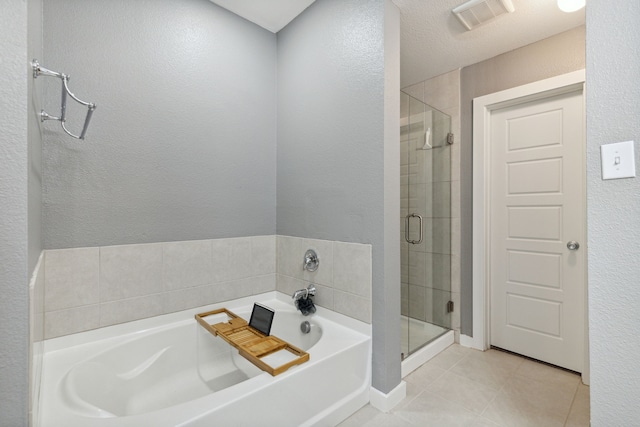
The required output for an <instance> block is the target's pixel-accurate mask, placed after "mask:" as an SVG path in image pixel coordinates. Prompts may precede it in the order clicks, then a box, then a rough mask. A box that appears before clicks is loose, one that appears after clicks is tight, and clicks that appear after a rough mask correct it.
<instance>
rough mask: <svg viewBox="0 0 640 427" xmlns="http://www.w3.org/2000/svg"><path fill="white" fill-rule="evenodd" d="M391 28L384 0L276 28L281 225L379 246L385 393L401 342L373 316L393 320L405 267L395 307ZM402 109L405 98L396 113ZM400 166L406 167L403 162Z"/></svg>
mask: <svg viewBox="0 0 640 427" xmlns="http://www.w3.org/2000/svg"><path fill="white" fill-rule="evenodd" d="M384 32H385V2H384V0H369V1H355V0H351V1H337V0H322V1H317V2H316V3H314V4H313V5H311V6H310V7H309V8H308V9H307V10H306V11H305V12H304V13H303V14H302V15H300V16H298V17H297V18H296V19H295V20H294V21H293V22H292V23H291V24H289V25H288V26H287V27H286V28H284V29H283V30H282V31H280V33H278V173H277V175H278V192H277V218H278V225H277V233H278V234H279V235H289V236H296V237H307V238H314V239H323V240H339V241H345V242H357V243H369V244H372V245H373V249H372V256H373V289H372V295H373V307H374V308H373V325H374V328H373V333H374V337H373V340H374V344H373V345H374V352H373V353H374V372H373V381H374V386H375V387H376V388H378V389H379V390H381V391H383V392H388V391H389V390H390V389H391V388H393V387H395V385H397V383H398V382H399V379H400V378H399V348H400V344H399V338H396V337H393V338H391V337H390V336H389V334H388V331H386V330H385V328H386V327H387V326H386V323H385V322H377V319H376V317H377V316H378V315H380V316H382V317H381V318H380V319H386V320H387V321H389V322H391V320H390V319H391V318H390V317H387V316H389V315H390V313H391V312H392V311H395V312H396V313H397V316H396V317H395V319H396V320H395V321H396V322H397V318H398V316H399V268H398V274H397V278H396V280H395V282H394V283H393V284H391V283H390V284H389V286H395V287H397V293H398V298H397V302H396V303H397V305H398V307H397V308H396V309H392V308H390V307H391V306H388V304H392V303H393V302H391V301H390V299H393V298H392V296H390V295H385V277H384V276H385V265H384V262H385V236H384V232H385V211H384V203H385V188H384V185H385V168H386V165H385V158H384V154H385V153H384V149H385V134H384V131H385V110H384V107H385V55H386V54H390V53H389V52H385V45H384V41H385V34H384ZM398 89H399V80H398V82H397V83H396V86H395V87H394V90H395V97H397V98H398V99H399V93H398ZM397 111H399V106H398V109H396V113H395V116H396V117H397V115H398V114H397ZM397 124H398V121H397V120H396V129H395V131H394V132H395V134H396V140H395V144H396V148H395V149H396V150H399V147H398V139H397V138H398V136H397V129H398V126H397ZM397 160H398V161H399V158H397ZM396 171H397V174H398V175H399V165H398V166H396ZM396 191H398V193H396V194H398V195H399V188H398V189H397V190H396ZM396 197H398V196H396ZM397 206H398V209H397V210H396V211H395V212H394V218H396V219H394V222H396V227H397V212H398V211H399V205H397ZM397 232H399V229H397ZM396 240H397V234H396ZM302 255H303V254H301V256H302ZM396 255H397V256H398V258H399V247H398V251H397V253H396ZM398 262H399V260H398ZM389 310H391V311H389ZM380 319H378V320H380ZM376 325H378V327H376ZM397 328H398V331H397V332H399V325H397ZM378 332H379V333H380V335H377V334H378ZM398 335H399V334H398ZM388 340H389V341H388ZM396 340H397V341H398V342H397V345H395V348H394V353H395V354H396V357H395V358H397V359H398V361H397V365H398V374H397V375H395V374H393V373H388V372H384V371H385V370H386V369H388V366H391V365H392V363H391V361H390V360H389V359H388V357H389V356H388V353H389V352H388V351H387V347H388V346H390V345H391V343H392V342H395V341H396ZM394 377H397V378H394ZM394 382H395V384H393V383H394Z"/></svg>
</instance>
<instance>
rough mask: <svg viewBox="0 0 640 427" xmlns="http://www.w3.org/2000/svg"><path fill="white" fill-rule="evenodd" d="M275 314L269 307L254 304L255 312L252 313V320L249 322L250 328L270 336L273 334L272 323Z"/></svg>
mask: <svg viewBox="0 0 640 427" xmlns="http://www.w3.org/2000/svg"><path fill="white" fill-rule="evenodd" d="M274 314H275V312H274V311H273V310H271V309H270V308H268V307H265V306H264V305H261V304H257V303H256V304H253V310H252V311H251V320H249V326H251V327H252V328H254V329H257V330H258V331H260V332H262V333H263V334H265V335H269V333H270V332H271V323H272V322H273V315H274Z"/></svg>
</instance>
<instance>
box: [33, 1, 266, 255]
mask: <svg viewBox="0 0 640 427" xmlns="http://www.w3.org/2000/svg"><path fill="white" fill-rule="evenodd" d="M44 23H45V28H44V30H45V34H46V37H45V46H44V49H45V57H44V58H43V61H42V63H43V65H45V66H46V67H47V68H50V69H53V70H56V71H62V72H65V73H67V74H69V75H71V76H72V78H71V81H70V88H71V90H72V91H73V92H74V93H75V94H76V95H77V96H78V97H80V98H81V99H85V100H88V101H91V102H95V103H96V104H97V106H98V108H97V109H96V112H95V114H94V116H93V119H92V122H91V126H90V127H89V131H88V133H87V138H86V141H84V142H79V141H78V140H75V139H72V138H71V137H68V136H67V135H65V134H64V133H63V132H62V130H61V129H60V126H59V124H58V123H54V122H49V123H45V126H44V127H45V129H46V131H45V141H46V143H45V146H44V189H43V190H44V196H43V201H44V243H45V247H46V248H47V249H52V248H69V247H84V246H102V245H113V244H125V243H147V242H160V241H175V240H192V239H207V238H220V237H234V236H248V235H265V234H274V232H275V224H276V220H275V191H276V170H275V161H276V108H275V107H276V104H275V102H276V98H275V96H276V36H275V35H274V34H272V33H270V32H268V31H266V30H263V29H261V28H259V27H258V26H256V25H253V24H251V23H249V22H248V21H245V20H244V19H241V18H239V17H237V16H236V15H233V14H231V13H230V12H227V11H225V10H223V9H221V8H219V7H218V6H216V5H214V4H213V3H211V2H210V1H208V0H166V1H161V2H155V1H150V0H140V1H133V2H132V1H126V0H115V1H109V2H104V1H98V0H89V1H86V0H52V1H47V2H45V9H44ZM50 80H51V81H49V82H48V83H49V84H47V87H46V88H45V104H46V106H47V109H50V110H51V112H52V114H54V113H56V112H57V111H59V107H58V105H57V104H58V103H59V99H60V89H59V82H58V81H53V79H50ZM73 107H74V108H73V109H71V110H70V111H69V112H68V118H69V123H68V126H69V127H70V128H71V130H73V131H75V132H79V129H81V127H82V122H83V120H84V114H85V111H86V109H83V108H77V107H76V105H73Z"/></svg>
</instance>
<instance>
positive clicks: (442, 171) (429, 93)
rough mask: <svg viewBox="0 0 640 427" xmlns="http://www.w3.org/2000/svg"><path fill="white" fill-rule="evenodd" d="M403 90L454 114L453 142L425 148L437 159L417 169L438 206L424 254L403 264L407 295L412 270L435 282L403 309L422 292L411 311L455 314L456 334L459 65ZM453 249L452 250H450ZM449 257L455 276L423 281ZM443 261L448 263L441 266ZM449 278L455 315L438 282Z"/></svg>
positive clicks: (439, 317)
mask: <svg viewBox="0 0 640 427" xmlns="http://www.w3.org/2000/svg"><path fill="white" fill-rule="evenodd" d="M402 90H403V92H405V93H407V94H409V95H411V96H413V97H414V98H416V99H418V100H420V101H422V102H424V103H425V104H428V105H430V106H432V107H434V108H436V109H438V110H440V111H442V112H444V113H445V114H447V115H449V116H450V117H451V132H452V133H453V134H454V138H455V142H454V144H453V145H452V146H451V147H449V148H448V149H444V150H432V151H424V152H422V153H427V155H430V156H432V158H431V159H427V164H431V165H432V167H433V173H428V172H423V171H421V170H419V171H418V174H422V176H424V180H421V176H419V177H418V178H419V179H418V181H419V182H424V183H430V184H431V186H430V187H429V186H427V187H426V188H424V189H421V190H424V192H423V194H426V197H431V198H432V200H433V201H432V202H429V205H428V206H433V207H434V209H433V219H432V220H427V219H425V236H424V239H425V241H424V242H423V243H422V244H421V245H417V247H416V248H415V251H416V252H421V253H423V254H424V255H423V257H422V255H421V256H420V257H417V256H414V254H413V253H412V256H411V257H410V259H411V261H410V262H411V265H408V264H406V265H403V266H402V275H403V277H402V286H403V287H405V289H403V292H402V295H407V292H406V291H407V289H406V287H407V286H409V285H407V283H408V282H407V279H408V278H409V275H410V276H411V279H412V283H431V284H432V285H425V286H417V285H414V286H412V289H411V290H410V291H411V295H412V297H411V300H412V301H409V300H407V299H403V301H402V314H403V315H406V314H407V312H408V309H409V304H412V303H413V301H414V296H416V297H417V298H422V297H424V298H425V299H426V301H427V304H423V305H422V306H423V307H426V308H423V309H422V312H420V308H419V304H418V303H416V304H415V306H413V305H412V306H411V313H412V317H414V316H413V315H414V313H416V312H418V314H420V316H417V317H419V318H420V319H421V320H426V321H428V322H435V323H440V322H444V323H441V324H447V323H446V322H447V318H446V317H447V316H451V327H452V329H454V330H455V331H456V338H457V337H458V332H459V330H460V311H459V308H460V70H454V71H451V72H449V73H446V74H443V75H440V76H437V77H434V78H432V79H429V80H426V81H423V82H420V83H417V84H415V85H412V86H409V87H406V88H404V89H402ZM435 137H436V136H435V135H434V138H435ZM440 137H441V136H440ZM401 144H403V142H401ZM411 148H413V147H411ZM408 149H409V147H408V146H404V145H402V156H403V159H404V158H406V157H405V156H406V154H407V153H406V151H405V150H408ZM414 152H415V151H413V150H412V151H411V153H414ZM404 167H405V166H404V165H403V168H404ZM403 172H404V169H403ZM429 177H431V179H429ZM433 177H435V179H434V178H433ZM406 179H407V178H406V176H403V177H402V183H403V184H406V183H407V180H406ZM407 194H408V188H407V187H406V185H403V187H402V188H401V197H403V198H406V196H407ZM431 203H432V205H431ZM406 214H407V211H406V210H404V209H403V210H402V215H403V218H404V215H406ZM447 217H448V218H447ZM401 224H402V227H403V230H404V220H402V221H401ZM449 226H450V227H451V228H450V230H451V233H450V234H449V233H439V231H442V230H448V229H449ZM430 233H431V234H430ZM411 246H414V245H411ZM412 249H413V248H412ZM402 250H403V251H404V253H403V260H406V259H408V257H407V255H408V253H407V251H408V250H409V245H408V244H406V243H403V244H402ZM448 254H451V256H449V255H448ZM448 263H450V271H451V274H450V277H444V276H448V274H446V273H443V274H441V275H439V277H431V282H425V281H422V280H423V278H428V277H429V276H430V275H433V271H441V272H448V271H449V268H447V267H449V266H448V265H447V264H448ZM438 264H440V266H441V267H443V268H436V265H438ZM432 265H433V268H432ZM423 275H424V276H423ZM414 279H417V281H414ZM448 280H450V281H451V300H452V301H453V302H454V306H455V309H454V312H453V313H451V315H449V314H447V313H446V312H445V310H444V307H445V303H446V301H448V295H447V294H446V293H445V292H443V291H442V289H443V288H445V286H441V285H439V284H444V285H446V284H448ZM421 316H424V317H421Z"/></svg>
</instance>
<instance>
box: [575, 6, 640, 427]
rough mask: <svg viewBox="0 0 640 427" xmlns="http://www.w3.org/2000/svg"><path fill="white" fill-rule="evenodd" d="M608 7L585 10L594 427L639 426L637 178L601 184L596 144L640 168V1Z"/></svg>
mask: <svg viewBox="0 0 640 427" xmlns="http://www.w3.org/2000/svg"><path fill="white" fill-rule="evenodd" d="M614 4H615V7H611V3H609V2H591V3H589V5H588V7H587V91H586V96H587V209H588V211H587V225H588V238H589V329H590V331H589V338H590V345H591V348H590V357H591V425H592V426H631V425H637V424H638V420H640V407H639V406H638V400H639V399H640V369H639V368H638V354H639V353H640V338H638V325H640V310H639V309H638V307H639V306H640V287H639V286H638V284H639V282H638V278H639V277H640V262H638V261H639V260H640V245H639V244H638V241H640V222H639V220H640V178H632V179H621V180H611V181H602V180H601V173H600V168H601V165H600V146H601V145H603V144H608V143H612V142H619V141H629V140H634V141H635V142H636V144H635V153H636V168H638V166H639V165H640V146H639V144H638V141H640V127H639V126H638V123H639V120H638V117H640V102H639V101H640V85H639V84H638V82H639V81H640V58H639V57H638V51H639V50H640V32H638V18H640V3H638V2H636V1H626V2H615V3H614ZM637 173H638V172H636V174H637Z"/></svg>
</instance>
